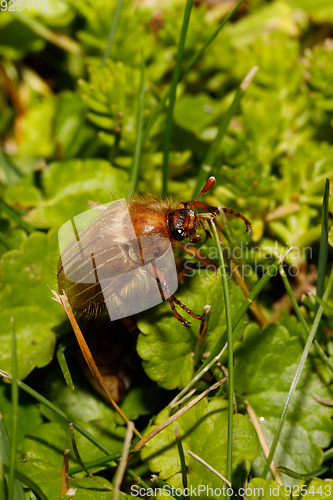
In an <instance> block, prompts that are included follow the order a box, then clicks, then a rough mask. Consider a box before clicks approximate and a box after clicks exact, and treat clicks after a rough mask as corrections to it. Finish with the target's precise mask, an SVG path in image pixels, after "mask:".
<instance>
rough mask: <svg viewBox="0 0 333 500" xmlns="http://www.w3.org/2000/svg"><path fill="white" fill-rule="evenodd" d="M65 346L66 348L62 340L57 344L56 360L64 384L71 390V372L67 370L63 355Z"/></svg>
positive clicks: (72, 385)
mask: <svg viewBox="0 0 333 500" xmlns="http://www.w3.org/2000/svg"><path fill="white" fill-rule="evenodd" d="M66 348H67V345H66V344H64V343H62V342H61V343H60V344H59V346H58V349H57V360H58V363H59V366H60V369H61V371H62V374H63V376H64V379H65V382H66V384H67V385H68V387H69V388H70V389H71V390H72V391H74V383H73V379H72V376H71V373H70V371H69V368H68V364H67V361H66V357H65V351H66Z"/></svg>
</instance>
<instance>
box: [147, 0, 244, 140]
mask: <svg viewBox="0 0 333 500" xmlns="http://www.w3.org/2000/svg"><path fill="white" fill-rule="evenodd" d="M242 2H243V0H238V2H237V3H236V5H235V7H234V8H233V9H232V10H231V11H230V12H229V14H228V15H227V16H226V17H225V19H223V21H222V22H221V23H220V24H219V25H218V26H217V28H216V29H215V30H214V31H213V33H212V34H211V35H210V36H209V37H208V38H207V40H206V42H205V43H204V44H203V46H202V47H201V49H199V50H198V51H197V52H196V53H195V54H194V56H193V57H192V58H191V59H190V60H189V62H188V63H187V65H186V67H185V69H184V70H183V71H182V73H181V75H180V77H179V82H180V81H181V80H182V79H183V78H184V77H185V76H186V75H187V73H188V72H189V71H190V70H191V69H192V68H193V66H194V65H195V63H196V62H197V60H198V59H199V57H201V55H202V54H203V53H204V51H205V50H206V49H207V47H208V46H209V45H210V44H211V43H212V42H213V41H214V40H215V38H216V37H217V35H218V34H219V33H220V31H221V29H222V28H223V26H225V25H226V24H227V22H228V21H229V19H230V18H231V17H232V16H233V15H234V13H235V12H236V10H237V9H238V7H239V6H240V4H241V3H242ZM169 97H170V90H168V91H167V92H166V93H165V94H164V96H163V97H162V99H161V100H160V102H159V104H158V105H157V106H156V108H155V110H154V113H153V114H152V116H151V118H150V120H149V123H148V125H147V127H146V129H145V130H144V132H143V137H142V142H143V143H144V142H145V141H146V140H147V139H148V136H149V133H150V131H151V129H152V127H153V125H154V123H155V121H156V119H157V117H158V116H159V115H160V113H161V112H162V111H163V109H164V107H165V104H166V102H167V100H168V98H169Z"/></svg>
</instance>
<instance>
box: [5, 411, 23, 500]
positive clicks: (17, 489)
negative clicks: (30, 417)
mask: <svg viewBox="0 0 333 500" xmlns="http://www.w3.org/2000/svg"><path fill="white" fill-rule="evenodd" d="M9 457H10V441H9V436H8V433H7V429H6V426H5V423H4V421H3V418H2V415H1V413H0V462H1V463H2V468H3V470H4V472H5V478H6V481H7V484H8V483H9V474H10V472H9V465H8V464H9V461H10V458H9ZM6 464H7V465H6ZM1 482H2V485H3V488H2V489H4V481H3V477H2V481H1ZM14 494H15V500H25V495H24V491H23V488H22V485H21V483H20V481H19V480H18V479H17V478H16V479H15V484H14ZM5 498H6V497H5ZM7 500H8V499H7Z"/></svg>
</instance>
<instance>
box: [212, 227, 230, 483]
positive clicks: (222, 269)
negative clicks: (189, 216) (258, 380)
mask: <svg viewBox="0 0 333 500" xmlns="http://www.w3.org/2000/svg"><path fill="white" fill-rule="evenodd" d="M210 227H211V230H212V232H213V236H214V239H215V245H216V249H217V255H218V259H219V264H220V273H221V281H222V289H223V297H224V307H225V317H226V325H227V337H228V373H229V377H228V378H229V383H228V443H227V479H228V481H230V482H232V479H231V473H232V441H233V415H234V402H233V400H234V356H233V338H232V320H231V308H230V296H229V289H228V279H227V272H226V266H225V263H224V257H223V252H222V249H221V244H220V240H219V236H218V233H217V228H216V225H215V223H214V221H213V222H212V224H210Z"/></svg>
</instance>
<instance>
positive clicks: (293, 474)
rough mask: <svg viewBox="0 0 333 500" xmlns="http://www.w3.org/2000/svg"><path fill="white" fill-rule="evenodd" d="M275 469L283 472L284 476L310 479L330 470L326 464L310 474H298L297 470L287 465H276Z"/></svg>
mask: <svg viewBox="0 0 333 500" xmlns="http://www.w3.org/2000/svg"><path fill="white" fill-rule="evenodd" d="M277 470H278V471H279V472H282V474H285V475H286V476H289V477H292V478H293V479H312V478H314V477H319V476H321V475H322V474H325V473H326V472H327V471H328V470H330V467H329V466H328V465H327V466H326V467H322V468H321V469H319V470H317V471H316V472H312V473H311V474H299V473H298V472H295V471H293V470H291V469H288V467H282V466H281V465H278V466H277Z"/></svg>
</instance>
